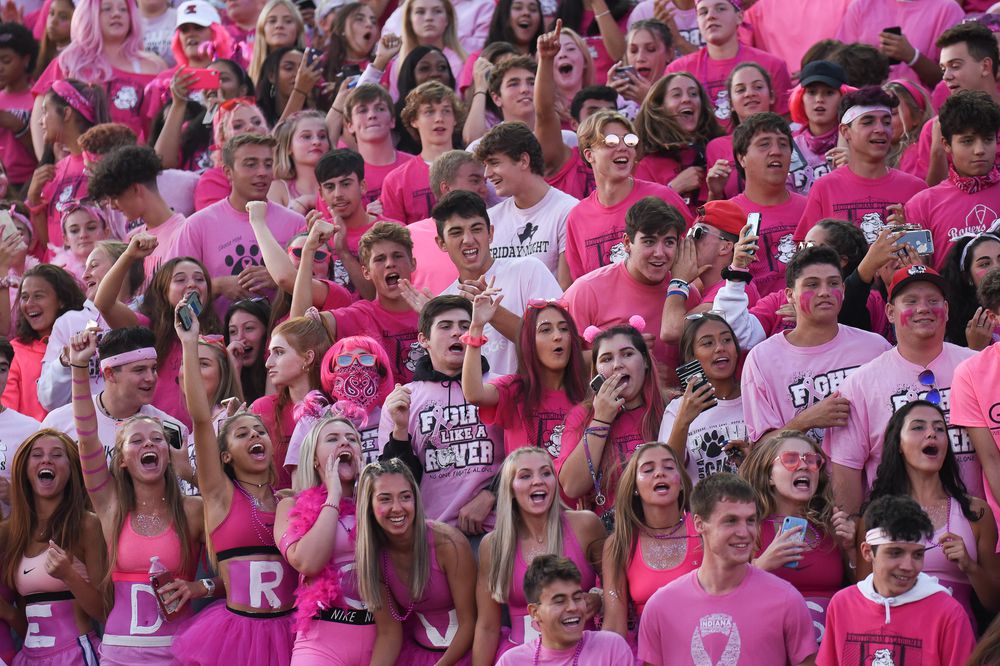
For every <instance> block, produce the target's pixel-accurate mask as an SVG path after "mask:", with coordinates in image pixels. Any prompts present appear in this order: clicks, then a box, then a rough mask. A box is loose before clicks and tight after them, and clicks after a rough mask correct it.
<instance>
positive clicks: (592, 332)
mask: <svg viewBox="0 0 1000 666" xmlns="http://www.w3.org/2000/svg"><path fill="white" fill-rule="evenodd" d="M628 325H629V326H631V327H632V328H634V329H635V330H637V331H639V332H640V333H642V332H643V331H645V330H646V320H645V319H643V318H642V315H632V316H631V317H629V318H628ZM602 332H603V331H601V329H599V328H598V327H596V326H594V325H593V324H591V325H590V326H588V327H587V328H585V329H584V330H583V339H584V340H586V341H587V344H588V345H592V344H594V339H595V338H597V336H598V335H600V334H601V333H602Z"/></svg>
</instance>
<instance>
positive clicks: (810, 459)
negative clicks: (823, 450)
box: [774, 451, 826, 472]
mask: <svg viewBox="0 0 1000 666" xmlns="http://www.w3.org/2000/svg"><path fill="white" fill-rule="evenodd" d="M774 459H775V461H777V462H780V463H781V465H782V467H784V468H785V469H787V470H788V471H789V472H794V471H795V470H797V469H798V468H799V462H803V463H805V464H806V468H807V469H808V470H809V471H810V472H815V471H817V470H818V469H819V468H821V467H822V466H823V463H825V462H826V460H824V459H823V456H821V455H820V454H818V453H796V452H795V451H785V452H783V453H780V454H778V455H776V456H775V457H774Z"/></svg>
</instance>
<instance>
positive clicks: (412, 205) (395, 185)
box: [379, 156, 436, 224]
mask: <svg viewBox="0 0 1000 666" xmlns="http://www.w3.org/2000/svg"><path fill="white" fill-rule="evenodd" d="M430 178H431V176H430V165H428V164H427V162H425V161H424V160H423V158H421V157H419V156H417V157H416V158H414V159H412V160H407V161H406V162H404V163H403V164H402V165H401V166H399V167H397V168H395V169H393V170H392V171H390V172H389V173H388V175H386V177H385V179H384V180H383V181H382V192H381V194H380V195H379V200H380V201H381V202H382V214H383V215H385V216H386V217H388V218H389V219H392V220H398V221H400V222H402V223H403V224H410V223H411V222H416V221H417V220H423V219H424V218H427V217H430V215H431V209H432V208H434V204H435V202H436V199H435V197H434V193H433V192H432V191H431V180H430Z"/></svg>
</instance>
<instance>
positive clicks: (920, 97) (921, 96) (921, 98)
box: [889, 79, 927, 111]
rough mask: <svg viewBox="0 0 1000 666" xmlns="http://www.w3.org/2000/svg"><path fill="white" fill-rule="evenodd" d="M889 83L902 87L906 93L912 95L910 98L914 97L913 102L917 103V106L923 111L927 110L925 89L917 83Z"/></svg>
mask: <svg viewBox="0 0 1000 666" xmlns="http://www.w3.org/2000/svg"><path fill="white" fill-rule="evenodd" d="M889 83H895V84H897V85H900V86H902V87H903V88H904V89H905V90H906V92H908V93H910V97H912V98H913V101H914V102H916V103H917V106H918V107H919V108H920V110H921V111H926V110H927V98H926V97H925V95H926V93H924V92H923V88H921V87H920V86H918V85H917V84H916V83H914V82H913V81H910V80H909V79H893V80H892V81H889Z"/></svg>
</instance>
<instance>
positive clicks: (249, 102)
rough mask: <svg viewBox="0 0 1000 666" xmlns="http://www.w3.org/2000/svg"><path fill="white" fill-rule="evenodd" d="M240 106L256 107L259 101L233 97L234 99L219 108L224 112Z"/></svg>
mask: <svg viewBox="0 0 1000 666" xmlns="http://www.w3.org/2000/svg"><path fill="white" fill-rule="evenodd" d="M240 104H243V105H245V106H256V104H257V100H256V99H254V98H253V97H233V98H232V99H227V100H226V101H225V102H223V103H222V104H220V105H219V108H220V109H221V110H223V111H232V110H233V109H235V108H236V107H237V106H239V105H240Z"/></svg>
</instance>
